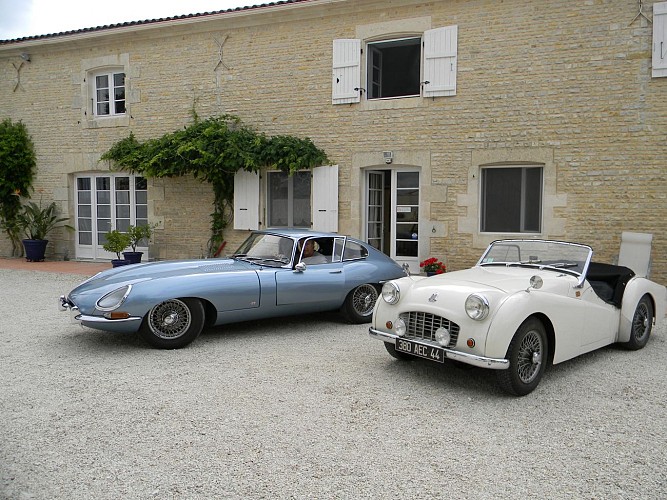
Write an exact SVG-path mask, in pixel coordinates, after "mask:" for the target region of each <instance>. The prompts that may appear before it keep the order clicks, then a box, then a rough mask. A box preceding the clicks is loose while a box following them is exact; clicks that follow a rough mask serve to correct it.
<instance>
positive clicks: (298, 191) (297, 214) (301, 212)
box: [292, 172, 311, 227]
mask: <svg viewBox="0 0 667 500" xmlns="http://www.w3.org/2000/svg"><path fill="white" fill-rule="evenodd" d="M310 180H311V174H310V172H296V173H295V174H293V175H292V184H293V190H292V192H293V199H294V201H293V205H292V206H293V214H294V215H293V219H294V220H293V225H294V227H310V218H311V209H310Z"/></svg>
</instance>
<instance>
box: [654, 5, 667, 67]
mask: <svg viewBox="0 0 667 500" xmlns="http://www.w3.org/2000/svg"><path fill="white" fill-rule="evenodd" d="M652 63H653V64H652V66H653V70H652V72H651V76H653V77H660V76H667V2H662V3H654V4H653V59H652Z"/></svg>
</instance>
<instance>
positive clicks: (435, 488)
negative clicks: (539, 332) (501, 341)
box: [0, 269, 667, 499]
mask: <svg viewBox="0 0 667 500" xmlns="http://www.w3.org/2000/svg"><path fill="white" fill-rule="evenodd" d="M80 280H81V277H77V276H73V275H65V274H52V273H43V272H34V271H16V270H13V271H12V270H2V269H0V302H1V303H2V304H3V305H4V308H3V312H2V313H0V314H1V316H0V362H1V364H0V375H1V376H2V381H3V383H2V388H1V389H0V422H1V429H2V430H1V433H0V498H3V499H4V498H7V499H92V498H95V499H119V498H123V499H208V498H434V497H442V498H491V497H502V498H514V497H519V496H526V497H529V496H530V497H546V498H604V499H614V498H624V499H625V498H627V499H638V498H647V499H648V498H650V499H655V498H667V474H666V472H665V471H667V397H666V396H667V388H666V381H667V367H666V366H667V365H666V363H665V360H666V359H667V333H666V328H665V326H666V325H665V321H664V320H663V321H662V322H661V324H660V326H659V328H657V329H656V330H654V333H653V336H652V338H651V340H650V341H649V344H648V346H647V348H646V349H643V350H641V351H637V352H627V351H624V350H621V349H618V348H616V347H609V348H605V349H602V350H599V351H596V352H594V353H591V354H588V355H585V356H582V357H580V358H577V359H575V360H572V361H570V362H567V363H565V364H562V365H558V366H555V367H551V368H550V369H549V370H547V373H546V375H545V378H544V379H543V380H542V383H541V384H540V386H539V387H538V389H537V390H536V391H535V392H534V393H532V394H530V395H528V396H526V397H524V398H513V397H508V396H505V395H504V394H503V393H501V392H500V391H499V389H498V388H497V387H496V385H495V381H494V377H493V374H492V373H491V372H488V371H485V370H482V369H469V370H461V369H458V368H456V367H453V366H449V365H447V366H437V365H434V364H430V363H428V362H425V361H424V362H421V361H415V362H407V363H406V362H400V361H396V360H394V359H393V358H391V357H390V356H389V355H388V354H387V353H386V351H385V349H384V347H383V346H382V344H381V343H380V342H378V341H376V340H372V339H371V338H369V337H368V335H367V328H368V326H367V325H355V326H351V325H348V324H346V323H344V322H343V321H342V320H341V319H340V318H339V317H338V315H336V314H325V315H317V316H304V317H299V318H288V319H280V320H277V321H272V320H266V321H254V322H249V323H245V324H238V325H233V326H227V327H223V328H214V329H210V330H207V331H205V332H204V333H203V334H202V336H201V337H200V338H199V339H198V340H197V341H196V342H195V343H194V344H192V345H191V346H189V347H188V348H186V349H182V350H178V351H159V350H154V349H150V348H148V347H147V346H146V345H145V344H144V343H143V342H142V341H141V340H139V339H138V338H137V337H136V336H127V335H120V334H110V333H103V332H94V331H92V330H84V329H83V328H81V327H80V326H78V325H75V324H71V323H69V318H68V315H67V313H59V312H58V311H57V310H56V297H57V296H58V295H60V294H61V293H65V292H67V291H69V290H70V289H71V288H72V287H73V286H74V285H76V284H77V283H78V282H79V281H80Z"/></svg>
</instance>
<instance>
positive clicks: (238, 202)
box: [234, 165, 338, 233]
mask: <svg viewBox="0 0 667 500" xmlns="http://www.w3.org/2000/svg"><path fill="white" fill-rule="evenodd" d="M264 180H265V181H264ZM260 207H261V209H260ZM262 211H263V212H264V215H265V218H262V217H261V216H260V212H262ZM261 225H264V226H266V227H301V228H311V227H312V229H315V230H317V231H324V232H332V233H335V232H337V231H338V165H326V166H322V167H315V168H313V170H312V172H311V171H310V170H306V171H302V172H296V173H294V174H292V175H291V176H290V175H288V174H286V173H284V172H275V171H274V172H266V175H262V182H261V183H260V176H259V174H258V173H257V172H246V171H245V170H239V171H238V172H236V174H235V175H234V229H239V230H253V229H259V227H260V226H261Z"/></svg>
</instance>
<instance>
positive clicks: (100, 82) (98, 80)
mask: <svg viewBox="0 0 667 500" xmlns="http://www.w3.org/2000/svg"><path fill="white" fill-rule="evenodd" d="M95 86H96V87H97V88H98V89H99V88H103V87H108V86H109V75H100V76H96V77H95Z"/></svg>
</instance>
